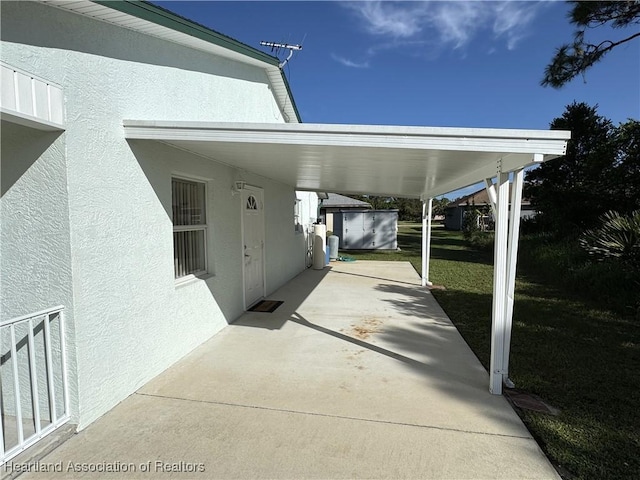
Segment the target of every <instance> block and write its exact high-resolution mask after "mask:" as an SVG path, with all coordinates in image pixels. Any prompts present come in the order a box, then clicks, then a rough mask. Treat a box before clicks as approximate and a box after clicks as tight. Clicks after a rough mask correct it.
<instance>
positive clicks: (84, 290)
mask: <svg viewBox="0 0 640 480" xmlns="http://www.w3.org/2000/svg"><path fill="white" fill-rule="evenodd" d="M1 27H2V61H4V62H6V63H8V64H10V65H13V66H15V67H17V68H20V69H23V70H25V71H28V72H31V73H33V74H35V75H38V76H40V77H42V78H46V79H47V80H49V81H52V82H55V83H57V84H59V85H60V86H61V87H62V89H63V91H64V99H65V110H66V111H65V117H66V131H65V132H64V133H62V134H60V135H58V136H55V134H41V133H36V132H34V131H29V129H25V127H17V126H13V125H8V126H6V130H5V128H4V127H5V123H6V122H3V138H2V140H3V151H2V154H3V159H2V169H3V172H2V179H3V180H2V181H3V197H2V241H3V243H2V271H3V275H2V288H3V290H2V305H3V307H2V308H3V311H2V315H3V318H10V317H11V316H15V315H22V314H25V313H29V312H32V311H35V310H38V309H39V308H44V307H50V306H52V305H56V304H63V305H65V309H66V311H67V319H68V320H69V324H70V325H71V328H70V331H69V345H68V348H69V353H70V355H69V357H70V370H71V371H70V378H71V379H72V385H71V410H72V420H73V421H74V422H75V423H78V424H79V427H80V428H83V427H84V426H86V425H87V424H89V423H90V422H92V421H93V420H95V419H96V418H97V417H99V416H100V415H102V414H103V413H105V412H106V411H107V410H109V409H110V408H111V407H113V406H114V405H115V404H117V403H118V402H119V401H121V400H122V399H123V398H125V397H126V396H127V395H129V394H131V393H132V392H133V391H134V390H135V389H136V388H138V387H140V386H141V385H143V384H144V383H145V382H147V381H148V380H149V379H151V378H152V377H154V376H155V375H157V374H158V373H160V372H162V371H163V370H164V369H166V368H167V367H168V366H169V365H171V364H172V363H174V362H175V361H176V360H177V359H179V358H180V357H182V356H183V355H185V354H186V353H188V352H189V351H191V350H192V349H193V348H194V347H196V346H197V345H199V344H200V343H202V342H203V341H205V340H206V339H208V338H209V337H211V336H212V335H213V334H215V333H216V332H218V331H219V330H221V329H222V328H223V327H224V326H225V325H227V324H228V323H229V322H230V321H232V320H233V319H235V318H236V317H237V316H239V315H240V314H241V312H242V311H243V302H242V291H243V283H242V282H243V280H242V248H241V215H240V212H241V205H240V196H237V195H235V196H234V195H232V192H231V185H232V184H233V182H234V181H235V180H237V179H238V178H240V177H242V179H243V181H246V182H247V184H250V185H256V186H258V187H262V188H263V189H264V192H265V229H266V237H265V259H266V260H265V276H266V292H267V294H268V293H270V292H272V291H274V290H275V289H277V288H278V287H280V286H281V285H282V284H283V283H284V282H286V281H287V280H289V279H291V278H292V277H293V276H294V275H295V274H297V273H299V272H300V271H301V270H302V269H303V268H304V237H303V236H301V235H299V234H296V233H295V232H294V226H293V206H294V203H295V199H296V193H295V191H294V188H293V187H291V186H287V185H283V184H280V183H277V182H274V181H271V180H269V179H266V178H263V177H259V176H255V175H252V174H251V173H250V172H238V171H237V170H234V169H233V168H231V167H228V166H225V165H222V164H220V163H216V162H215V161H213V160H212V159H207V158H203V157H198V156H195V155H192V154H189V153H186V152H184V151H181V150H177V149H173V148H171V147H169V146H166V145H163V144H160V143H153V142H142V141H131V142H128V141H126V140H125V139H124V135H123V127H122V121H123V119H140V120H193V121H239V122H241V121H245V122H283V121H284V120H283V118H282V115H281V113H280V110H279V108H278V105H277V103H276V101H275V99H274V97H273V94H272V91H271V89H270V86H269V82H268V79H267V76H266V74H265V72H264V70H262V69H261V68H259V67H254V66H249V65H246V64H243V63H240V62H234V61H231V60H227V59H223V58H219V57H215V56H212V55H209V54H207V53H204V52H201V51H197V50H194V49H189V48H186V47H181V46H179V45H177V44H174V43H170V42H166V41H163V40H160V39H158V38H155V37H150V36H147V35H143V34H140V33H136V32H133V31H130V30H127V29H124V28H120V27H116V26H113V25H110V24H106V23H104V22H99V21H95V20H91V19H88V18H86V17H82V16H79V15H76V14H73V13H70V12H66V11H63V10H60V9H57V8H53V7H50V6H47V5H43V4H38V3H32V2H7V3H4V2H3V4H2V25H1ZM19 129H25V131H24V132H22V133H21V134H19V135H15V136H14V135H12V132H15V131H17V130H19ZM5 131H6V132H8V135H10V136H11V138H12V139H14V137H15V141H14V140H11V141H10V142H7V145H6V146H5ZM38 135H40V136H42V135H48V137H47V138H45V139H44V140H42V141H41V142H40V140H39V142H40V143H42V148H43V149H44V151H43V152H42V153H40V154H38V152H37V151H36V152H35V153H33V154H32V156H33V157H34V159H32V160H29V161H30V162H32V165H31V166H30V167H28V168H27V169H26V171H25V172H21V173H20V175H18V174H15V173H14V174H12V175H9V176H10V177H17V178H16V179H15V182H14V183H13V185H12V186H10V188H7V189H6V190H5V169H6V170H7V171H8V172H14V170H15V171H19V169H20V165H19V164H20V162H22V161H23V160H22V155H23V154H24V152H25V151H26V150H25V148H27V147H24V145H21V144H20V143H19V141H20V139H21V138H23V137H24V138H26V139H33V138H36V137H37V136H38ZM23 143H29V142H28V141H24V142H23ZM28 148H31V147H28ZM5 150H6V151H7V152H9V153H10V154H11V155H7V157H5ZM6 158H8V159H10V160H9V163H6ZM176 174H178V175H181V176H187V177H193V178H197V179H200V180H203V181H205V182H206V183H207V187H208V188H207V214H208V219H209V220H208V234H207V235H208V236H207V241H208V261H209V266H208V267H209V272H210V273H211V275H210V276H208V277H207V278H205V279H198V280H195V281H192V282H190V283H185V284H181V285H176V282H175V280H174V267H173V244H172V242H173V239H172V238H173V237H172V232H173V225H172V219H171V176H172V175H176ZM309 198H310V197H309ZM19 209H22V210H23V211H26V212H27V213H28V215H26V216H25V215H21V214H19V211H20V210H19ZM14 292H15V294H14Z"/></svg>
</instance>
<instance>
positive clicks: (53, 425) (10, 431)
mask: <svg viewBox="0 0 640 480" xmlns="http://www.w3.org/2000/svg"><path fill="white" fill-rule="evenodd" d="M63 310H64V307H62V306H58V307H53V308H49V309H47V310H42V311H40V312H36V313H32V314H29V315H25V316H22V317H18V318H14V319H12V320H7V321H3V322H0V410H1V413H2V419H1V421H0V440H1V441H0V465H2V464H4V463H5V462H7V461H8V460H10V459H11V458H13V457H15V456H16V455H18V454H19V453H20V452H22V451H24V450H25V449H27V448H29V447H30V446H31V445H33V444H35V443H36V442H37V441H38V440H40V439H42V438H43V437H45V436H46V435H48V434H49V433H51V432H53V431H54V430H56V429H57V428H58V427H60V426H62V425H64V424H65V423H66V422H67V421H68V420H69V389H68V379H67V359H66V346H65V325H64V311H63Z"/></svg>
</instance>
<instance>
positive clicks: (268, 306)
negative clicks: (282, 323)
mask: <svg viewBox="0 0 640 480" xmlns="http://www.w3.org/2000/svg"><path fill="white" fill-rule="evenodd" d="M283 303H284V302H282V301H280V300H261V301H259V302H258V303H256V304H255V305H254V306H253V307H251V308H250V309H249V310H248V311H249V312H262V313H273V312H275V310H276V308H278V307H279V306H280V305H282V304H283Z"/></svg>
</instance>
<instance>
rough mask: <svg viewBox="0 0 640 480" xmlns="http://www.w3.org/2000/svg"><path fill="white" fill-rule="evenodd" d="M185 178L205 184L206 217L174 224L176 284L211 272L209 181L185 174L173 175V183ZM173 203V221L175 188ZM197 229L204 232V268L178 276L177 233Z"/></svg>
mask: <svg viewBox="0 0 640 480" xmlns="http://www.w3.org/2000/svg"><path fill="white" fill-rule="evenodd" d="M174 179H175V180H183V181H186V182H192V183H197V184H201V185H203V186H204V192H203V200H204V205H203V210H204V218H205V221H204V223H202V224H197V225H175V224H174V225H173V232H172V244H173V254H174V279H175V282H176V284H181V283H184V282H188V281H190V280H193V279H197V278H202V277H205V276H208V274H209V269H208V265H209V257H208V250H209V248H208V235H207V233H208V226H209V211H208V206H209V202H208V199H209V185H208V182H207V181H206V180H205V179H202V178H194V177H188V176H185V175H176V174H174V175H171V183H172V184H173V180H174ZM171 205H172V218H171V222H172V223H173V222H174V219H173V188H172V189H171ZM196 231H202V232H204V233H203V237H204V238H203V246H204V252H203V257H204V267H205V268H204V270H197V271H194V272H190V273H188V274H186V275H183V276H180V277H177V276H176V270H175V248H176V245H175V235H174V234H175V233H177V232H196Z"/></svg>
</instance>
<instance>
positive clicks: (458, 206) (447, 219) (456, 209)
mask: <svg viewBox="0 0 640 480" xmlns="http://www.w3.org/2000/svg"><path fill="white" fill-rule="evenodd" d="M509 198H511V196H510V197H509ZM490 205H491V203H490V201H489V194H488V193H487V189H486V188H483V189H482V190H478V191H477V192H474V193H472V194H470V195H467V196H465V197H462V198H459V199H458V200H454V201H453V202H451V203H449V204H448V205H447V206H446V207H445V216H444V228H446V229H447V230H462V225H463V222H464V214H465V212H468V211H471V210H473V209H480V210H481V211H484V212H486V215H485V216H486V217H487V218H488V219H489V220H492V215H491V206H490ZM520 205H521V207H520V208H521V210H520V218H527V217H532V216H534V215H535V214H536V211H535V210H534V208H533V207H532V206H531V202H530V201H529V199H528V198H523V199H522V202H521V204H520Z"/></svg>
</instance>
